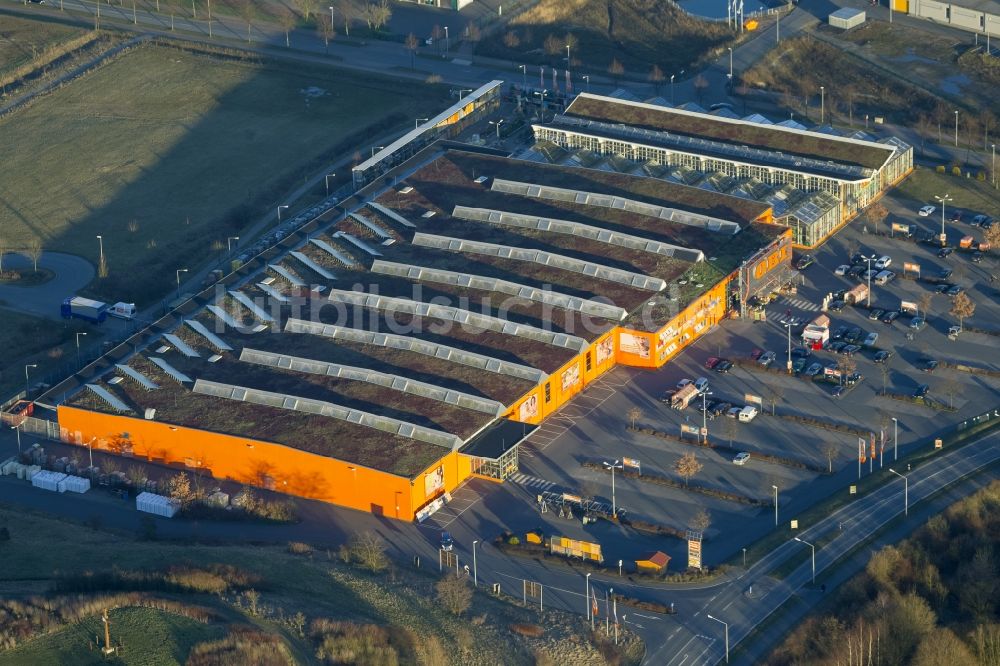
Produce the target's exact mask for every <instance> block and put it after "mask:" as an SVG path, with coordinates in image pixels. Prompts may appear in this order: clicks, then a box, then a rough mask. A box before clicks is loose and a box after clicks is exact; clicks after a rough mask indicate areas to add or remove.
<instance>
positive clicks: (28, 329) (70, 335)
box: [0, 310, 94, 399]
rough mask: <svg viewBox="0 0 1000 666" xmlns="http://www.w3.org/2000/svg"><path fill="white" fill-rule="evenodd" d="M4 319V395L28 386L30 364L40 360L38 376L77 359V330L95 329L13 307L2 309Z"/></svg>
mask: <svg viewBox="0 0 1000 666" xmlns="http://www.w3.org/2000/svg"><path fill="white" fill-rule="evenodd" d="M0 322H2V324H0V349H4V350H7V351H6V353H5V355H4V360H3V361H0V399H4V398H6V397H7V396H8V395H11V394H14V393H17V392H18V391H23V390H24V366H25V365H26V364H29V363H37V364H38V368H36V369H33V370H31V372H33V373H35V374H34V376H35V378H36V379H37V378H40V377H44V376H46V375H48V374H49V373H51V372H54V371H55V370H58V369H60V368H61V367H63V366H64V365H65V364H67V363H72V362H74V361H75V358H76V356H75V354H76V335H75V334H76V332H77V331H88V330H91V329H90V328H89V327H87V326H86V325H85V324H83V323H82V322H79V321H76V320H73V321H68V322H54V321H52V320H50V319H43V318H41V317H32V316H29V315H24V314H19V313H16V312H11V311H9V310H0ZM88 337H89V338H92V337H94V335H93V333H91V334H89V335H88ZM86 342H91V341H90V340H87V339H86V338H84V340H83V343H86Z"/></svg>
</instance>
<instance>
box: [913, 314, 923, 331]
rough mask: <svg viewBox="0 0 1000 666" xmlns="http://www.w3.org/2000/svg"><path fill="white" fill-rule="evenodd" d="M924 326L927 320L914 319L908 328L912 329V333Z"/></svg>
mask: <svg viewBox="0 0 1000 666" xmlns="http://www.w3.org/2000/svg"><path fill="white" fill-rule="evenodd" d="M926 325H927V320H926V319H924V318H923V317H914V318H913V319H911V320H910V328H912V329H913V330H914V331H919V330H921V329H923V327H924V326H926Z"/></svg>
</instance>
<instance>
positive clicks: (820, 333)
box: [802, 315, 830, 348]
mask: <svg viewBox="0 0 1000 666" xmlns="http://www.w3.org/2000/svg"><path fill="white" fill-rule="evenodd" d="M829 339H830V318H829V317H827V316H826V315H820V316H818V317H816V318H815V319H813V320H812V322H811V323H809V324H807V325H806V327H805V329H804V330H803V331H802V343H803V344H805V345H809V346H811V347H816V348H818V347H822V346H823V345H824V344H826V342H827V341H828V340H829Z"/></svg>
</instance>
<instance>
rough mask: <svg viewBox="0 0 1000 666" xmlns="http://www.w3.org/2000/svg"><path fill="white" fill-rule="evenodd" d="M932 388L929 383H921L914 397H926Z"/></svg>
mask: <svg viewBox="0 0 1000 666" xmlns="http://www.w3.org/2000/svg"><path fill="white" fill-rule="evenodd" d="M930 390H931V387H930V386H928V385H927V384H921V385H920V386H918V387H917V388H916V390H915V391H914V392H913V397H914V398H923V397H925V396H926V395H927V393H928V391H930Z"/></svg>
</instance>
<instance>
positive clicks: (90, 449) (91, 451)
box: [87, 435, 97, 469]
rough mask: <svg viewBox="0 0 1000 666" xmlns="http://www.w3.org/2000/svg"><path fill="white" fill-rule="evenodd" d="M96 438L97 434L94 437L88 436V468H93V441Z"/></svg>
mask: <svg viewBox="0 0 1000 666" xmlns="http://www.w3.org/2000/svg"><path fill="white" fill-rule="evenodd" d="M96 439H97V436H96V435H95V436H94V437H91V438H90V441H89V442H87V452H88V453H89V454H90V468H91V469H93V468H94V441H95V440H96Z"/></svg>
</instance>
